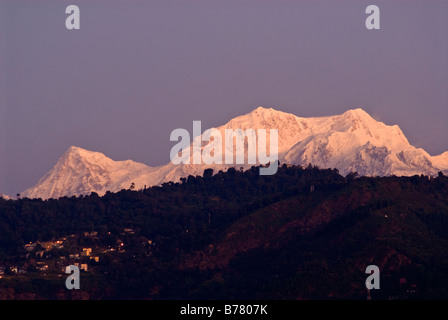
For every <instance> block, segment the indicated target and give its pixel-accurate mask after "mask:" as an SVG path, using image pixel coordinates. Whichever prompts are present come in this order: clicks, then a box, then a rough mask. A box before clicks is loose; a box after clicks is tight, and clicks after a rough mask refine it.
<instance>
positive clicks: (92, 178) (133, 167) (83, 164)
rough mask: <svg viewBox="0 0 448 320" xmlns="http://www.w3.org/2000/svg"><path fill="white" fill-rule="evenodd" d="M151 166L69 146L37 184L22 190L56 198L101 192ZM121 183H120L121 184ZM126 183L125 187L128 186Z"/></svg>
mask: <svg viewBox="0 0 448 320" xmlns="http://www.w3.org/2000/svg"><path fill="white" fill-rule="evenodd" d="M150 169H151V168H150V167H148V166H146V165H144V164H141V163H137V162H134V161H132V160H126V161H114V160H112V159H110V158H108V157H106V156H105V155H104V154H102V153H100V152H94V151H89V150H85V149H82V148H79V147H75V146H71V147H70V148H69V149H68V150H67V151H66V152H65V153H64V154H63V155H62V157H61V158H60V159H59V160H58V162H57V163H56V165H55V166H54V167H53V168H52V169H51V170H50V171H49V172H48V173H47V174H46V175H45V176H43V177H42V178H41V179H40V180H39V182H38V183H37V185H36V186H35V187H33V188H30V189H28V190H26V191H24V192H23V193H22V196H23V197H28V198H43V199H47V198H59V197H61V196H73V195H75V196H77V195H84V194H90V193H91V192H96V193H98V194H104V193H105V192H106V191H108V190H111V189H114V188H115V187H116V185H117V183H121V182H123V181H128V179H132V178H133V177H135V176H136V175H140V174H141V172H142V171H145V170H150ZM120 186H121V184H120ZM129 186H130V183H129V184H126V187H129Z"/></svg>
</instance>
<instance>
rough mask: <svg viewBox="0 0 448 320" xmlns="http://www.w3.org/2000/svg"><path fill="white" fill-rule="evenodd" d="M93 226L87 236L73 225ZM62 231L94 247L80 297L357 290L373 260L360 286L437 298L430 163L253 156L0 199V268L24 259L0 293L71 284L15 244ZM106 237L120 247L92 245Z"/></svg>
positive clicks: (354, 294) (443, 229)
mask: <svg viewBox="0 0 448 320" xmlns="http://www.w3.org/2000/svg"><path fill="white" fill-rule="evenodd" d="M125 229H127V230H132V235H124V234H123V230H125ZM93 230H95V232H97V233H98V236H97V237H96V238H95V239H96V240H95V241H93V240H86V239H84V238H82V235H83V234H84V233H85V232H91V231H93ZM69 235H73V236H74V237H75V238H73V239H77V241H78V243H79V244H80V245H83V244H90V245H94V246H96V247H95V248H98V250H99V249H100V248H101V249H102V250H101V251H100V250H99V251H98V252H100V254H99V255H100V257H99V258H100V262H99V263H96V264H92V265H91V268H90V269H89V271H88V272H87V273H86V274H85V275H84V276H83V284H84V285H83V289H82V290H80V291H82V294H81V296H82V297H84V298H92V299H109V298H114V299H117V298H118V299H120V298H138V299H200V298H201V299H249V298H252V299H365V298H366V294H367V292H366V288H365V285H364V281H365V279H366V277H367V275H366V274H365V273H364V271H365V268H366V267H367V266H368V265H371V264H374V265H377V266H378V267H379V268H380V271H381V289H380V290H372V292H371V293H370V294H371V296H372V299H414V298H418V299H440V298H444V299H446V298H448V290H447V289H446V288H448V277H446V274H447V272H448V177H446V176H443V175H442V174H440V175H439V177H437V178H428V177H425V176H414V177H382V178H366V177H361V178H360V177H357V176H356V175H355V174H350V175H349V176H347V177H342V176H340V175H339V174H338V172H337V170H319V169H318V168H313V167H308V168H301V167H286V166H283V167H281V168H279V171H278V172H277V174H275V175H273V176H260V175H259V174H258V168H255V167H254V168H252V169H251V170H249V171H245V172H240V171H237V170H234V169H230V170H229V171H227V172H225V173H223V172H219V173H217V174H215V175H213V174H212V172H210V171H206V172H205V173H204V176H203V177H192V176H190V177H188V179H183V181H181V182H180V183H168V184H164V185H163V186H162V187H153V188H149V189H146V190H139V191H131V190H122V191H121V192H118V193H107V194H106V195H105V196H104V197H99V196H98V195H96V194H92V195H90V196H87V197H79V198H76V197H73V198H61V199H59V200H47V201H42V200H36V199H20V200H15V201H13V200H8V201H6V200H1V199H0V267H2V266H3V268H4V269H6V270H8V267H9V266H13V265H18V266H22V267H23V269H24V270H25V271H26V272H24V274H23V275H21V276H20V277H19V276H15V275H14V274H11V275H7V276H6V277H5V278H4V279H0V298H1V297H3V298H28V297H34V298H35V297H37V298H49V299H66V298H73V297H75V298H76V297H77V296H76V294H78V296H79V293H76V294H75V293H74V292H73V290H72V292H69V291H68V290H66V289H65V287H64V281H63V280H64V279H59V280H58V278H57V277H53V278H52V277H51V272H47V273H45V274H43V273H39V272H35V269H33V268H34V264H35V263H36V259H37V258H36V256H35V255H34V253H33V252H31V254H30V253H28V254H27V253H26V251H25V249H24V245H25V244H26V243H29V242H36V241H48V240H52V239H56V238H59V237H67V236H69ZM89 241H90V242H89ZM92 241H93V242H92ZM117 241H118V242H121V245H122V246H123V248H125V249H122V250H121V251H120V254H118V253H117V254H115V253H114V254H112V253H107V252H109V251H107V250H103V249H104V248H110V247H111V244H115V243H118V242H117ZM67 243H68V240H67ZM142 243H146V244H147V243H150V244H151V247H150V248H148V247H147V246H142ZM69 248H70V249H69ZM72 248H74V244H71V247H69V246H68V245H66V246H65V248H64V249H63V250H62V249H61V250H60V251H58V252H57V255H56V253H55V252H53V255H47V258H46V259H47V260H46V261H47V262H45V263H47V264H52V263H53V264H54V265H56V264H57V261H55V260H51V259H55V257H56V256H58V257H60V258H61V259H62V256H66V257H67V258H68V256H69V253H70V250H74V249H72ZM64 250H65V251H64ZM42 259H43V258H42ZM65 261H68V260H65ZM55 273H57V272H55ZM2 295H3V296H2ZM73 295H75V296H73Z"/></svg>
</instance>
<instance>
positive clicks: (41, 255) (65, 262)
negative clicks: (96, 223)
mask: <svg viewBox="0 0 448 320" xmlns="http://www.w3.org/2000/svg"><path fill="white" fill-rule="evenodd" d="M134 234H135V232H134V230H133V229H131V228H124V229H123V230H122V232H120V233H119V234H112V233H111V232H106V233H99V232H98V231H90V232H84V233H82V234H79V235H76V234H71V235H67V236H65V237H61V238H57V239H52V240H48V241H36V242H29V243H27V244H25V245H23V247H22V248H20V250H19V252H20V254H19V255H18V256H15V257H8V259H3V260H2V259H1V258H0V279H13V278H17V277H27V276H30V277H32V276H39V277H46V276H48V277H54V276H56V277H62V276H64V275H65V271H66V267H67V266H69V265H75V266H77V267H79V269H80V271H81V272H90V273H92V272H99V271H98V267H101V266H104V265H105V264H106V263H105V261H107V262H108V263H109V262H110V261H114V259H115V260H118V259H120V258H121V257H120V256H123V255H124V254H126V253H128V251H130V252H133V253H134V255H135V253H136V252H138V253H139V254H141V253H143V254H144V255H146V256H150V255H151V254H152V249H153V247H154V243H153V241H152V240H148V239H146V238H144V237H142V236H139V237H134ZM136 238H137V239H136Z"/></svg>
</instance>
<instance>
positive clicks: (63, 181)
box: [22, 107, 448, 199]
mask: <svg viewBox="0 0 448 320" xmlns="http://www.w3.org/2000/svg"><path fill="white" fill-rule="evenodd" d="M249 128H252V129H267V131H268V132H269V131H270V130H271V129H278V159H279V161H280V162H281V163H289V164H294V165H302V166H306V165H308V164H309V163H311V164H313V165H316V166H318V167H321V168H337V169H338V170H339V171H340V172H341V174H343V175H346V174H348V173H350V172H357V173H358V174H360V175H365V176H389V175H399V176H402V175H403V176H410V175H415V174H418V175H420V174H424V175H436V174H437V173H438V172H439V171H443V172H445V171H447V170H448V151H447V152H444V153H442V154H441V155H438V156H431V155H429V154H428V153H427V152H426V151H425V150H424V149H421V148H415V147H413V146H412V145H411V144H410V143H409V141H408V140H407V138H406V137H405V135H404V133H403V132H402V130H401V129H400V127H399V126H398V125H386V124H384V123H383V122H380V121H377V120H375V119H374V118H372V117H371V116H370V114H368V113H367V112H366V111H365V110H363V109H362V108H355V109H349V110H347V111H345V112H344V113H342V114H340V115H332V116H324V117H299V116H296V115H294V114H292V113H287V112H283V111H279V110H276V109H273V108H264V107H258V108H256V109H254V110H252V111H251V112H249V113H246V114H243V115H240V116H237V117H235V118H233V119H231V120H230V121H228V122H227V123H226V124H224V125H222V126H219V127H217V128H216V129H218V130H219V131H220V132H221V134H222V136H223V137H224V130H225V129H242V130H246V129H249ZM201 137H202V136H201ZM207 144H208V143H205V144H203V145H202V149H203V148H204V147H205V146H207ZM267 147H268V148H269V143H268V144H267ZM268 152H270V150H268ZM191 156H192V155H191ZM191 156H190V157H191ZM251 166H252V165H249V164H247V162H245V164H233V165H226V164H211V165H206V164H204V163H201V164H196V165H193V164H179V165H174V164H173V163H171V162H168V163H167V164H165V165H161V166H157V167H150V166H147V165H145V164H142V163H137V162H134V161H132V160H125V161H114V160H112V159H110V158H108V157H107V156H105V155H104V154H102V153H99V152H94V151H88V150H85V149H82V148H79V147H75V146H71V147H70V148H69V149H68V150H67V151H66V152H65V153H64V155H63V156H62V157H61V158H60V159H59V160H58V162H57V163H56V165H55V166H54V167H53V168H52V169H51V170H50V171H49V172H48V173H47V174H46V175H44V176H43V177H42V178H41V179H40V180H39V181H38V183H37V184H36V185H35V186H34V187H32V188H29V189H27V190H26V191H24V192H23V193H22V196H24V197H30V198H43V199H48V198H58V197H61V196H73V195H74V196H79V195H85V194H90V193H91V192H96V193H98V194H99V195H103V194H104V193H105V192H106V191H111V192H116V191H119V190H121V189H128V188H130V186H131V185H133V186H134V187H135V189H141V188H145V187H150V186H153V185H161V184H162V183H165V182H169V181H173V182H178V181H179V179H180V178H184V177H188V176H189V175H193V176H196V175H202V174H203V172H204V170H205V169H207V168H211V169H213V170H214V172H215V173H216V172H218V171H219V170H223V171H225V170H227V169H228V168H230V167H235V168H238V169H239V168H240V167H242V168H243V169H248V168H250V167H251Z"/></svg>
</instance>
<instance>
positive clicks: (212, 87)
mask: <svg viewBox="0 0 448 320" xmlns="http://www.w3.org/2000/svg"><path fill="white" fill-rule="evenodd" d="M70 4H76V5H78V6H79V8H80V11H81V29H80V30H76V31H73V30H72V31H69V30H67V29H66V28H65V19H66V17H67V14H65V7H66V6H68V5H70ZM369 4H376V5H378V6H379V7H380V9H381V30H374V31H369V30H367V29H366V28H365V26H364V22H365V19H366V17H367V15H366V14H365V13H364V11H365V8H366V7H367V5H369ZM447 33H448V1H435V0H434V1H429V0H424V1H423V0H422V1H399V0H396V1H391V0H388V1H376V0H375V1H362V0H352V1H335V0H328V1H315V0H313V1H299V0H296V1H287V0H272V1H267V0H239V1H230V0H216V1H213V0H203V1H202V0H201V1H199V0H197V1H194V0H178V1H174V0H163V1H129V0H128V1H125V0H122V1H111V0H107V1H106V0H103V1H94V0H89V1H79V0H74V1H73V0H70V1H62V0H54V1H38V0H29V1H21V0H0V193H6V194H10V195H15V194H16V193H18V192H22V191H24V190H25V189H27V188H28V187H31V186H33V185H34V184H35V183H36V182H37V180H38V179H39V178H40V177H41V176H43V175H44V174H45V173H46V172H47V171H48V170H49V169H50V168H51V167H52V166H53V165H54V164H55V163H56V161H57V160H58V158H59V157H60V156H61V155H62V154H63V153H64V152H65V151H66V149H67V148H68V147H70V146H71V145H76V146H79V147H83V148H86V149H90V150H95V151H100V152H103V153H105V154H106V155H107V156H109V157H111V158H112V159H114V160H125V159H133V160H135V161H139V162H143V163H146V164H148V165H160V164H163V163H166V162H168V161H169V152H170V149H171V147H172V146H173V143H172V142H170V141H169V135H170V133H171V131H172V130H173V129H175V128H186V129H188V130H189V131H191V127H192V121H193V120H202V124H203V128H208V127H211V126H217V125H221V124H224V123H225V122H227V121H228V120H230V119H231V118H233V117H235V116H238V115H241V114H244V113H247V112H249V111H251V110H252V109H254V108H256V107H257V106H266V107H273V108H277V109H279V110H283V111H286V112H291V113H294V114H296V115H298V116H324V115H331V114H340V113H342V112H344V111H345V110H347V109H349V108H354V107H362V108H364V109H365V110H366V111H367V112H369V113H370V114H371V115H372V116H374V117H375V118H376V119H378V120H381V121H383V122H385V123H386V124H398V125H399V126H400V127H401V129H402V130H403V131H404V133H405V135H406V136H407V137H408V139H409V141H410V142H411V144H413V145H415V146H418V147H422V148H424V149H425V150H427V151H428V152H429V153H430V154H432V155H436V154H439V153H441V152H443V151H446V150H448V140H447V137H448V125H447V120H448V105H447V102H448V90H447V89H448V34H447Z"/></svg>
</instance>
